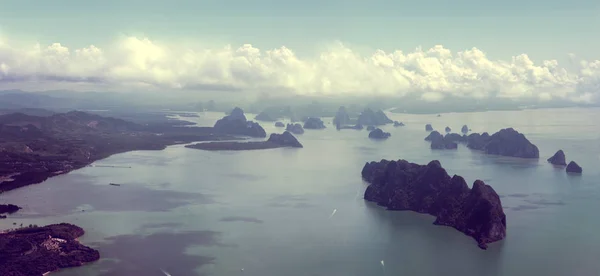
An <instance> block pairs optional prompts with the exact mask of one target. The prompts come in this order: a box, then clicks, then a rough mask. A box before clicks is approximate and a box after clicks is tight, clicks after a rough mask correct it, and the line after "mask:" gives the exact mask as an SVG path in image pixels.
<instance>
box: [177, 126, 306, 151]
mask: <svg viewBox="0 0 600 276" xmlns="http://www.w3.org/2000/svg"><path fill="white" fill-rule="evenodd" d="M185 147H186V148H191V149H201V150H236V151H237V150H260V149H274V148H285V147H290V148H302V147H303V146H302V144H300V142H298V139H296V137H294V135H292V133H290V132H289V131H284V132H283V133H282V134H276V133H273V134H271V136H269V139H268V140H266V141H260V142H205V143H197V144H192V145H187V146H185Z"/></svg>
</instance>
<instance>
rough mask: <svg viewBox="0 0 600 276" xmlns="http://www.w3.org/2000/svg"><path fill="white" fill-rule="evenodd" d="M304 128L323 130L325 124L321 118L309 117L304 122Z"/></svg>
mask: <svg viewBox="0 0 600 276" xmlns="http://www.w3.org/2000/svg"><path fill="white" fill-rule="evenodd" d="M304 128H305V129H324V128H325V124H324V123H323V121H322V120H321V118H317V117H309V118H307V119H306V121H305V122H304Z"/></svg>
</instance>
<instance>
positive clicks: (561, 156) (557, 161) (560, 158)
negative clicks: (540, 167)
mask: <svg viewBox="0 0 600 276" xmlns="http://www.w3.org/2000/svg"><path fill="white" fill-rule="evenodd" d="M548 162H550V163H551V164H553V165H559V166H566V165H567V161H566V160H565V153H564V152H563V151H562V150H558V151H557V152H556V153H555V154H554V155H552V157H550V158H548Z"/></svg>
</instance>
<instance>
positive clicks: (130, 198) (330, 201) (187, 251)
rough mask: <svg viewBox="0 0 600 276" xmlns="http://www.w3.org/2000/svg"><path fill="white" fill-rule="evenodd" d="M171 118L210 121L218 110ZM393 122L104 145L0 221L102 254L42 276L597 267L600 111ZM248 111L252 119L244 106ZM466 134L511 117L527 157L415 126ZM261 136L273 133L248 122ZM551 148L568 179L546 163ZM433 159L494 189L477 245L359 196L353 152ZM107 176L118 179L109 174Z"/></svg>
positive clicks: (385, 274) (35, 189) (471, 272)
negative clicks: (503, 230)
mask: <svg viewBox="0 0 600 276" xmlns="http://www.w3.org/2000/svg"><path fill="white" fill-rule="evenodd" d="M198 115H199V117H198V118H185V119H187V120H192V121H194V122H196V123H197V124H198V125H201V126H211V125H213V124H214V122H215V121H216V120H217V119H219V118H220V117H222V116H223V113H210V112H206V113H198ZM388 115H389V117H390V118H391V119H393V120H398V121H401V122H404V123H405V124H406V126H404V127H393V126H392V125H387V126H384V127H383V129H384V130H385V131H388V132H390V133H391V134H392V136H391V137H390V138H389V139H387V140H384V141H374V140H370V139H369V138H368V137H367V136H368V132H367V131H366V130H363V131H357V130H342V131H337V130H336V129H335V128H334V127H333V125H332V124H331V118H324V121H325V122H326V125H327V128H326V129H323V130H306V132H305V133H304V134H302V135H297V138H298V140H299V141H300V142H301V143H302V144H303V145H304V148H301V149H292V148H282V149H270V150H258V151H240V152H227V151H221V152H214V151H202V150H197V149H188V148H185V147H183V146H182V145H176V146H170V147H168V148H167V149H165V150H161V151H132V152H127V153H122V154H117V155H113V156H111V157H109V158H106V159H103V160H99V161H97V162H95V163H93V164H92V165H91V166H89V167H85V168H82V169H79V170H76V171H73V172H70V173H68V174H65V175H60V176H57V177H53V178H51V179H49V180H47V181H45V182H43V183H41V184H37V185H31V186H28V187H24V188H21V189H17V190H14V191H10V192H7V193H4V194H2V195H0V203H13V204H17V205H20V206H22V207H23V210H21V211H19V212H18V213H16V214H14V215H11V216H10V217H9V218H7V219H4V220H0V229H9V228H13V227H16V226H19V225H21V224H23V225H29V224H37V225H46V224H52V223H60V222H68V223H73V224H76V225H79V226H81V227H82V228H84V229H85V231H86V233H85V235H84V236H82V237H81V238H80V239H79V240H80V241H81V242H82V243H83V244H85V245H89V246H92V247H94V248H96V249H98V250H99V251H100V254H101V257H102V258H101V260H100V261H98V262H95V263H91V264H88V265H85V266H82V267H77V268H70V269H64V270H61V271H59V272H55V273H52V275H59V276H72V275H150V276H151V275H156V276H163V275H173V276H183V275H215V276H240V275H243V276H271V275H272V276H338V275H339V276H349V275H357V276H358V275H361V276H392V275H394V276H398V275H407V276H413V275H436V276H437V275H463V276H484V275H493V276H500V275H507V276H519V275H557V276H558V275H560V276H563V275H569V276H571V275H573V276H578V275H582V276H584V275H585V276H588V275H589V276H597V275H599V274H600V235H599V234H598V233H599V232H600V215H599V212H600V166H599V163H600V120H599V119H598V118H600V109H598V108H596V109H593V108H589V109H576V108H574V109H535V110H523V111H490V112H476V113H445V114H441V116H439V117H438V116H437V114H432V115H411V114H392V113H389V114H388ZM247 116H248V117H249V118H252V117H253V115H251V114H247ZM427 123H431V124H432V125H433V127H434V128H435V129H437V130H440V131H441V132H442V131H443V130H444V128H445V127H446V126H449V127H450V128H452V129H453V131H456V132H458V131H460V128H461V127H462V125H463V124H466V125H468V126H469V128H471V129H472V131H473V132H489V133H490V134H491V133H493V132H496V131H498V130H500V129H502V128H508V127H513V128H515V129H516V130H517V131H519V132H521V133H523V134H525V135H526V137H527V138H528V139H529V140H530V141H531V142H532V143H534V144H536V145H537V146H538V147H539V149H540V158H539V160H523V159H517V158H509V157H499V156H491V155H485V154H482V153H481V152H477V151H471V150H469V149H467V148H466V147H464V146H463V145H459V148H458V149H457V150H441V151H440V150H437V151H436V150H431V149H430V148H429V143H427V142H426V141H424V140H423V138H424V137H425V136H427V132H426V131H425V124H427ZM261 124H262V125H263V127H264V128H265V129H266V131H267V132H268V133H273V132H282V131H283V129H281V128H276V127H275V126H274V125H273V124H272V123H261ZM559 149H562V150H564V152H565V154H566V157H567V162H568V161H571V160H575V161H576V162H577V163H578V164H579V165H581V166H582V167H583V174H581V175H572V174H567V173H566V172H565V170H564V167H555V166H552V165H551V164H549V163H547V161H546V159H547V158H549V157H550V156H552V155H553V154H554V153H555V152H556V151H557V150H559ZM381 159H405V160H408V161H411V162H414V163H420V164H426V163H428V162H429V161H431V160H439V161H440V162H441V164H442V166H443V167H444V168H445V169H446V170H447V172H448V173H449V174H450V175H453V174H457V175H461V176H463V177H464V178H465V179H466V180H467V182H468V183H469V185H471V184H472V183H473V182H474V181H475V180H477V179H480V180H483V181H484V182H485V183H487V184H489V185H491V186H492V187H493V188H494V189H495V190H496V192H497V193H498V194H499V195H500V196H501V200H502V205H503V207H504V212H505V213H506V217H507V237H506V239H505V240H503V241H500V242H496V243H492V244H490V246H489V248H488V250H481V249H479V248H478V247H477V244H476V242H475V241H474V240H473V239H472V238H471V237H468V236H466V235H464V234H462V233H461V232H458V231H456V230H454V229H453V228H450V227H444V226H436V225H433V224H432V223H433V221H434V218H433V217H432V216H430V215H425V214H417V213H414V212H410V211H387V210H385V209H384V208H382V207H379V206H377V205H376V204H373V203H370V202H366V201H365V200H364V199H363V194H364V191H365V188H366V187H367V184H366V183H365V182H363V181H362V179H361V169H362V168H363V166H364V165H365V163H366V162H370V161H379V160H381ZM110 183H115V184H120V186H113V185H109V184H110Z"/></svg>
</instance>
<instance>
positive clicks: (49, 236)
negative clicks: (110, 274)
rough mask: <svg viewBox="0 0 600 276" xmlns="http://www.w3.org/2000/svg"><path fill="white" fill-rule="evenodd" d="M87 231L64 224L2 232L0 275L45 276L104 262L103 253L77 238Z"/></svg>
mask: <svg viewBox="0 0 600 276" xmlns="http://www.w3.org/2000/svg"><path fill="white" fill-rule="evenodd" d="M83 234H84V231H83V229H81V228H80V227H77V226H75V225H72V224H67V223H61V224H53V225H48V226H44V227H37V226H31V227H26V228H21V229H18V230H14V231H9V232H5V233H0V275H7V276H8V275H31V276H42V275H43V274H44V273H47V272H53V271H57V270H59V269H62V268H68V267H77V266H82V265H84V264H86V263H89V262H94V261H97V260H98V259H100V253H99V252H98V251H97V250H95V249H92V248H90V247H87V246H84V245H82V244H80V243H79V242H78V241H77V238H78V237H80V236H82V235H83Z"/></svg>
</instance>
